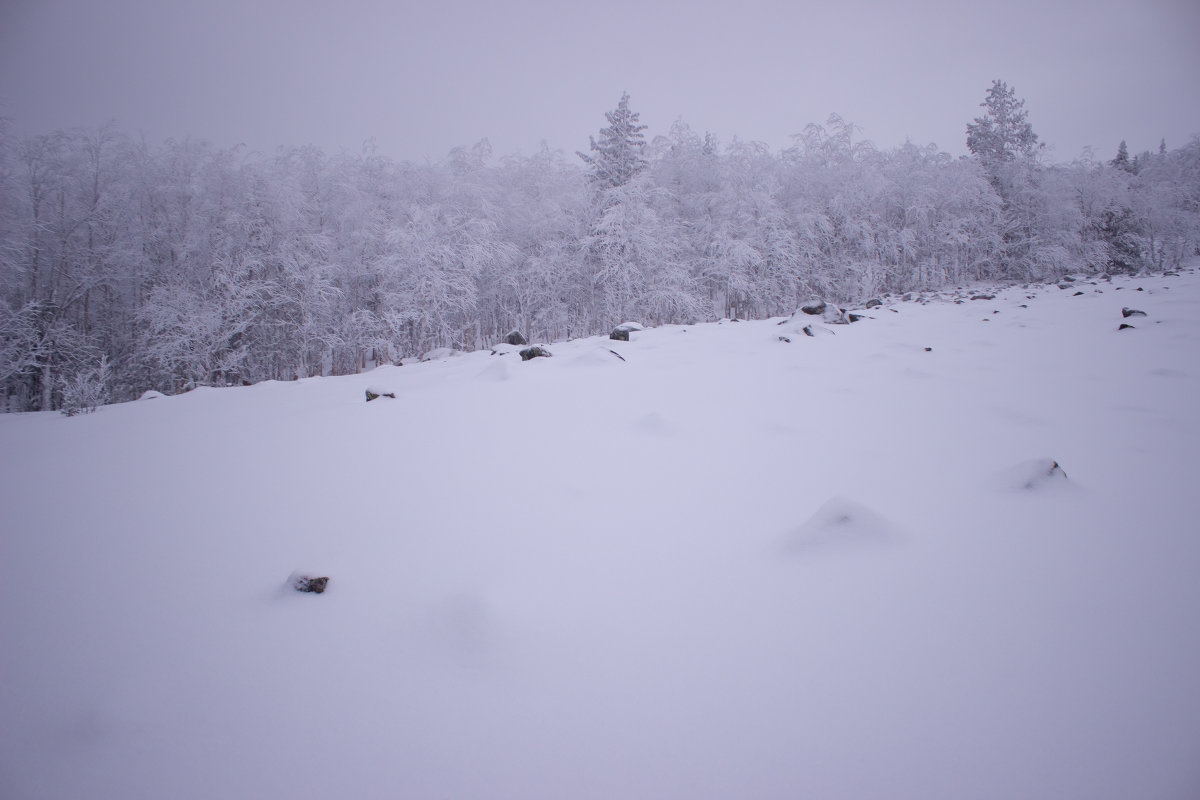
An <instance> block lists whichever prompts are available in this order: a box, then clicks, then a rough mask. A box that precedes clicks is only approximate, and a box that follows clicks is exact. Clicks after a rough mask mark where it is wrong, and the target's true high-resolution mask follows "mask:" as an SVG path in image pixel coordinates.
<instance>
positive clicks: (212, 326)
mask: <svg viewBox="0 0 1200 800" xmlns="http://www.w3.org/2000/svg"><path fill="white" fill-rule="evenodd" d="M998 85H999V84H998ZM993 88H994V89H995V88H996V87H993ZM996 113H998V111H997V109H993V108H991V107H989V109H988V116H985V117H984V118H981V119H977V120H976V123H977V124H979V123H981V120H982V121H987V120H989V119H991V118H992V116H991V115H994V114H996ZM607 116H608V121H609V126H608V127H606V128H604V129H603V130H602V131H601V135H600V137H599V139H598V140H593V142H592V146H591V149H590V150H589V152H588V153H585V154H580V155H582V156H584V158H583V159H582V160H579V159H576V158H575V157H574V156H567V155H565V154H562V153H559V152H556V151H550V150H543V151H541V152H539V153H536V154H534V155H532V156H529V157H515V156H514V157H504V158H493V157H492V154H491V153H490V152H489V148H488V146H487V144H486V143H480V144H478V145H475V146H474V147H471V148H457V149H455V150H453V151H451V153H450V154H449V156H448V157H447V158H446V159H445V160H444V161H443V162H442V163H439V164H424V165H417V164H411V163H405V162H394V161H391V160H388V159H386V158H383V157H381V156H379V155H377V154H375V153H373V152H371V151H370V150H367V151H366V152H364V153H362V154H360V155H336V156H329V155H327V154H325V153H322V152H320V151H319V150H317V149H314V148H299V149H291V150H284V151H280V152H279V153H277V154H276V155H274V156H262V155H258V154H253V153H247V152H245V151H244V150H242V149H240V148H235V149H231V150H220V149H214V148H213V147H211V146H209V145H207V144H204V143H201V142H194V141H183V142H178V141H168V142H167V143H166V144H164V145H161V146H150V145H147V144H146V143H145V142H141V141H137V140H134V139H131V138H130V137H128V136H126V135H123V134H122V133H120V132H119V131H117V130H115V129H113V128H112V127H106V128H102V129H99V130H72V131H63V132H56V133H52V134H46V135H40V136H33V137H17V136H15V135H13V134H11V133H10V132H9V130H8V129H4V130H3V131H0V384H2V386H3V392H4V407H5V408H7V409H9V410H36V409H56V408H63V407H66V408H67V410H68V411H70V410H72V409H73V408H75V407H79V406H88V405H94V404H95V403H97V402H103V401H106V400H111V401H120V400H126V399H132V398H135V397H137V396H138V395H139V394H141V393H142V392H144V391H145V390H147V389H158V390H161V391H165V392H168V393H171V392H178V391H182V390H185V389H187V388H189V387H193V386H197V385H226V384H229V383H237V382H255V381H260V380H266V379H277V380H292V379H296V378H299V377H305V376H313V375H330V374H334V375H336V374H346V373H353V372H356V371H360V370H363V369H366V368H369V367H372V366H374V365H376V364H379V363H386V362H396V361H398V360H399V359H401V358H404V357H410V356H418V355H421V354H423V353H425V352H426V351H429V350H431V349H433V348H437V347H452V348H458V349H464V350H470V349H474V348H478V347H482V346H485V345H489V344H492V343H494V342H495V341H497V340H499V339H500V338H502V337H503V336H504V334H505V333H507V332H508V331H509V330H512V329H514V328H517V329H520V330H522V331H523V332H525V333H526V334H527V335H529V336H531V337H532V338H535V339H539V340H547V341H553V340H557V339H563V338H568V337H576V336H584V335H590V334H595V333H600V332H606V331H607V330H609V329H610V328H611V327H612V326H613V325H614V324H616V323H619V322H621V321H624V320H626V319H636V320H639V321H642V322H645V323H648V324H655V325H657V324H663V323H670V322H681V323H693V322H698V321H704V320H712V319H716V318H720V317H724V316H730V317H732V316H736V317H740V318H763V317H767V316H772V315H778V314H785V313H790V312H791V311H793V310H794V309H795V308H796V306H797V305H798V304H800V303H801V302H803V301H804V300H807V299H809V298H810V297H814V296H821V297H826V298H831V299H838V300H843V301H848V302H852V301H854V300H857V299H865V298H867V297H869V296H871V295H874V294H878V293H882V292H902V291H910V290H916V289H930V288H936V287H940V286H945V285H947V284H958V283H962V282H965V281H974V280H1019V281H1026V280H1047V279H1053V278H1055V277H1057V276H1058V275H1061V274H1064V273H1068V272H1095V271H1105V270H1107V271H1113V270H1121V271H1138V270H1143V269H1164V268H1170V267H1175V266H1177V265H1178V264H1179V263H1180V261H1181V260H1182V259H1183V258H1185V257H1187V256H1190V255H1192V254H1194V253H1196V252H1197V248H1198V246H1200V140H1195V141H1192V142H1191V143H1189V144H1188V145H1186V146H1184V147H1181V148H1179V149H1176V150H1172V151H1168V150H1167V149H1166V148H1165V146H1164V147H1162V148H1160V149H1159V151H1158V152H1157V153H1145V154H1141V155H1138V156H1135V157H1133V158H1130V157H1129V156H1128V154H1127V153H1125V155H1124V157H1123V160H1122V158H1121V157H1120V156H1119V157H1118V158H1114V159H1113V160H1112V161H1111V162H1109V161H1098V160H1096V159H1095V158H1092V157H1085V158H1082V159H1079V160H1077V161H1075V162H1073V163H1070V164H1061V165H1050V164H1044V163H1042V162H1041V160H1040V159H1039V157H1038V154H1037V152H1036V148H1033V147H1024V146H1023V145H1021V146H1018V147H1016V148H1010V149H1013V152H1012V154H1011V157H1010V155H1008V151H1007V150H1006V149H1005V148H1004V147H1003V146H1001V147H999V149H996V142H995V141H991V140H989V141H990V145H991V146H992V147H993V149H992V151H989V152H984V150H983V145H980V146H979V148H976V147H972V151H973V153H974V155H973V156H972V157H970V158H959V159H955V158H951V157H950V156H949V155H947V154H946V153H943V152H939V151H938V150H937V149H936V148H934V147H932V146H929V147H919V146H915V145H912V144H907V145H904V146H902V147H899V148H896V149H894V150H891V151H881V150H878V149H876V148H875V147H873V146H872V145H871V144H870V143H869V142H866V141H856V140H855V139H854V136H853V128H852V126H851V125H849V124H847V123H846V122H844V121H842V120H841V119H839V118H837V117H831V118H830V120H829V121H827V122H826V124H824V125H810V126H809V127H808V128H807V129H806V130H805V131H804V132H803V134H801V135H799V136H797V137H795V140H794V144H793V145H792V146H791V147H790V148H788V149H786V150H784V151H782V152H771V151H769V150H768V149H766V148H765V147H763V146H761V145H758V144H753V143H745V142H740V141H736V140H735V141H734V142H732V143H728V144H721V143H718V142H717V141H715V140H714V139H713V138H712V137H707V136H706V137H701V136H698V135H696V134H695V133H693V132H692V131H691V130H689V129H688V128H687V127H686V126H685V125H683V124H676V125H675V126H674V127H673V128H672V129H671V132H670V134H669V135H668V136H665V137H659V138H657V139H655V140H654V141H652V142H646V141H644V139H643V135H642V129H643V128H644V126H642V125H640V124H639V123H638V116H637V114H636V113H633V112H631V111H630V110H629V106H628V98H627V97H624V98H622V100H621V103H620V105H619V106H618V108H617V109H616V110H614V111H612V112H609V114H608V115H607ZM976 132H977V133H978V130H976ZM984 133H987V131H984ZM977 138H978V137H977ZM1035 138H1036V137H1035ZM981 141H982V140H981ZM1026 143H1028V142H1026ZM1121 152H1122V153H1123V152H1124V148H1123V147H1122V150H1121Z"/></svg>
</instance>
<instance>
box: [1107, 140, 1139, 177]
mask: <svg viewBox="0 0 1200 800" xmlns="http://www.w3.org/2000/svg"><path fill="white" fill-rule="evenodd" d="M1108 163H1109V164H1111V165H1112V166H1114V167H1116V168H1117V169H1123V170H1125V171H1126V172H1133V166H1132V165H1131V164H1130V163H1129V148H1128V147H1127V146H1126V145H1125V140H1124V139H1122V140H1121V144H1120V145H1119V146H1118V147H1117V157H1116V158H1114V159H1113V160H1112V161H1110V162H1108Z"/></svg>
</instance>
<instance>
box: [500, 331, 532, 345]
mask: <svg viewBox="0 0 1200 800" xmlns="http://www.w3.org/2000/svg"><path fill="white" fill-rule="evenodd" d="M504 343H505V344H529V341H528V340H526V338H525V337H524V336H522V335H521V332H520V331H509V332H508V335H507V336H505V337H504Z"/></svg>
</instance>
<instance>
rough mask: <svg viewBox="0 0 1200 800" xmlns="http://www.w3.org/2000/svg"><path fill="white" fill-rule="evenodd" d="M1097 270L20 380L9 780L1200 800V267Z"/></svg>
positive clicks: (9, 493)
mask: <svg viewBox="0 0 1200 800" xmlns="http://www.w3.org/2000/svg"><path fill="white" fill-rule="evenodd" d="M1077 284H1078V285H1079V288H1081V289H1083V290H1085V293H1084V294H1083V295H1080V296H1074V295H1073V294H1072V293H1071V292H1065V291H1060V290H1058V289H1057V288H1055V287H1042V286H1032V287H1030V288H1028V289H1022V288H1019V287H1012V288H1006V289H998V290H997V289H992V288H988V291H989V293H990V292H993V291H994V292H995V294H996V297H995V298H994V299H992V300H987V301H974V302H964V303H961V304H956V303H954V302H952V299H951V298H949V297H947V299H930V300H929V301H928V302H927V303H926V304H918V303H912V302H910V303H903V302H898V303H890V304H888V305H886V306H885V307H884V308H879V309H875V313H874V314H873V317H874V318H873V319H868V320H863V321H861V322H858V323H855V324H853V325H845V326H839V327H838V330H837V332H836V333H837V335H836V336H822V337H817V338H810V337H807V336H804V335H803V334H802V333H800V334H799V335H792V336H791V343H788V344H781V343H780V342H779V341H778V336H779V335H780V334H783V333H787V332H788V331H789V330H791V329H792V328H795V329H796V330H794V331H792V332H793V333H799V328H800V327H802V324H801V323H802V320H801V319H800V318H799V317H797V318H796V320H795V321H794V322H791V323H789V324H788V325H787V326H780V325H779V322H780V320H778V319H776V320H768V321H762V322H753V321H743V322H739V323H737V324H730V323H725V324H711V325H698V326H687V327H683V326H667V327H662V328H651V329H646V330H644V331H642V332H640V333H639V335H638V337H637V338H636V340H632V341H630V342H620V343H615V342H612V341H610V340H609V339H607V337H597V338H592V339H583V340H577V341H572V342H557V343H553V350H554V353H555V358H550V359H535V360H532V361H529V362H521V361H520V360H519V356H518V355H516V354H515V353H505V354H502V355H492V354H491V353H490V352H489V351H486V350H485V351H482V352H477V353H471V354H460V355H459V356H457V357H454V358H446V359H442V360H435V361H430V362H427V363H421V364H409V365H406V366H404V367H381V368H379V369H376V370H374V371H372V372H370V373H367V374H364V375H359V376H351V377H344V378H313V379H307V380H302V381H298V382H295V383H278V382H268V383H263V384H258V385H256V386H252V387H237V388H230V389H207V390H204V389H201V390H196V391H193V392H190V393H187V394H184V395H180V396H176V397H168V398H161V399H158V400H156V402H153V403H127V404H122V405H115V406H107V407H103V408H101V409H99V410H98V411H97V412H96V413H95V414H90V415H82V416H77V417H72V418H66V417H63V416H61V415H58V414H20V415H0V453H3V458H0V509H2V510H3V515H2V520H3V522H2V528H3V532H2V533H0V637H2V639H0V643H2V647H0V726H2V730H0V758H2V759H3V760H2V762H0V796H3V797H6V798H7V797H13V798H26V797H38V798H73V797H81V796H87V797H96V798H126V797H172V798H211V797H216V796H219V797H247V798H250V797H274V796H287V797H293V798H318V797H321V798H324V797H354V798H394V797H413V798H421V797H464V798H466V797H478V798H518V797H519V798H539V797H545V798H560V797H570V798H613V797H687V798H709V797H711V798H728V797H754V798H774V797H778V798H795V797H846V798H961V797H1022V798H1063V797H1088V798H1128V797H1155V798H1172V797H1178V798H1185V797H1187V798H1190V797H1195V796H1196V795H1197V792H1198V791H1200V769H1198V768H1197V765H1198V764H1200V580H1197V577H1196V576H1197V574H1200V534H1198V528H1200V526H1197V524H1196V522H1195V520H1196V519H1197V518H1198V516H1200V493H1197V492H1196V490H1195V489H1196V486H1195V482H1196V476H1197V469H1196V467H1197V453H1200V417H1198V415H1197V413H1196V411H1197V405H1196V398H1197V397H1200V356H1198V354H1200V274H1198V273H1197V271H1196V269H1195V267H1193V268H1191V269H1188V270H1185V271H1184V272H1183V273H1182V274H1181V275H1179V276H1177V277H1173V276H1172V277H1159V276H1151V277H1138V278H1114V279H1113V281H1112V283H1111V284H1110V283H1105V282H1102V281H1101V282H1096V283H1095V284H1094V285H1093V283H1091V281H1090V279H1084V278H1081V279H1080V280H1079V281H1077ZM1137 287H1142V288H1143V289H1144V291H1143V292H1138V293H1137V295H1136V300H1137V307H1138V308H1139V309H1141V310H1144V311H1146V313H1147V317H1146V318H1139V320H1138V322H1139V324H1138V326H1137V327H1136V329H1134V330H1126V331H1121V332H1120V333H1118V332H1117V326H1118V324H1119V323H1120V322H1121V319H1122V317H1121V309H1122V307H1123V303H1122V298H1126V299H1125V303H1124V304H1128V302H1129V300H1128V297H1129V295H1130V294H1132V293H1133V292H1135V291H1136V289H1137ZM983 288H987V287H983ZM1118 289H1120V290H1121V291H1117V290H1118ZM1031 296H1032V297H1031ZM1022 305H1026V306H1028V308H1022V307H1021V306H1022ZM889 309H891V310H894V311H895V312H897V313H890V311H889ZM994 311H999V313H998V314H994V313H993V312H994ZM985 319H986V320H987V322H986V323H985V322H984V320H985ZM816 327H817V329H818V330H821V328H820V326H816ZM926 348H932V349H931V350H928V351H927V350H926ZM614 353H619V354H620V356H621V357H622V358H623V359H624V361H622V360H620V359H618V358H616V357H615V356H614V355H613V354H614ZM368 386H387V387H388V388H389V389H393V390H394V391H395V392H396V396H397V399H396V400H395V401H391V402H388V403H364V402H363V399H362V398H363V395H364V390H365V388H366V387H368ZM1046 460H1049V462H1050V463H1052V462H1057V463H1058V464H1059V465H1060V467H1061V471H1062V472H1064V473H1065V477H1059V476H1057V475H1055V476H1047V480H1049V479H1050V477H1053V480H1052V481H1050V483H1049V485H1038V486H1036V487H1035V489H1034V490H1033V491H1026V490H1024V489H1023V488H1022V487H1023V485H1024V484H1023V483H1022V480H1025V481H1028V480H1029V479H1030V476H1034V475H1037V474H1041V471H1042V468H1043V467H1045V466H1046V465H1047V461H1046ZM1014 480H1016V483H1014ZM294 572H297V573H302V574H306V575H320V576H329V577H330V579H331V580H330V582H329V584H328V588H327V590H326V591H325V592H324V594H320V595H317V594H300V593H297V592H294V591H291V590H289V589H288V588H287V586H286V582H287V581H288V579H289V575H291V574H293V573H294Z"/></svg>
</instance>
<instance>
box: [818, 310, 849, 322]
mask: <svg viewBox="0 0 1200 800" xmlns="http://www.w3.org/2000/svg"><path fill="white" fill-rule="evenodd" d="M821 317H822V319H824V321H825V322H826V324H829V325H849V324H850V320H848V319H846V309H844V308H837V307H836V306H825V312H824V313H823V314H822V315H821Z"/></svg>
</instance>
